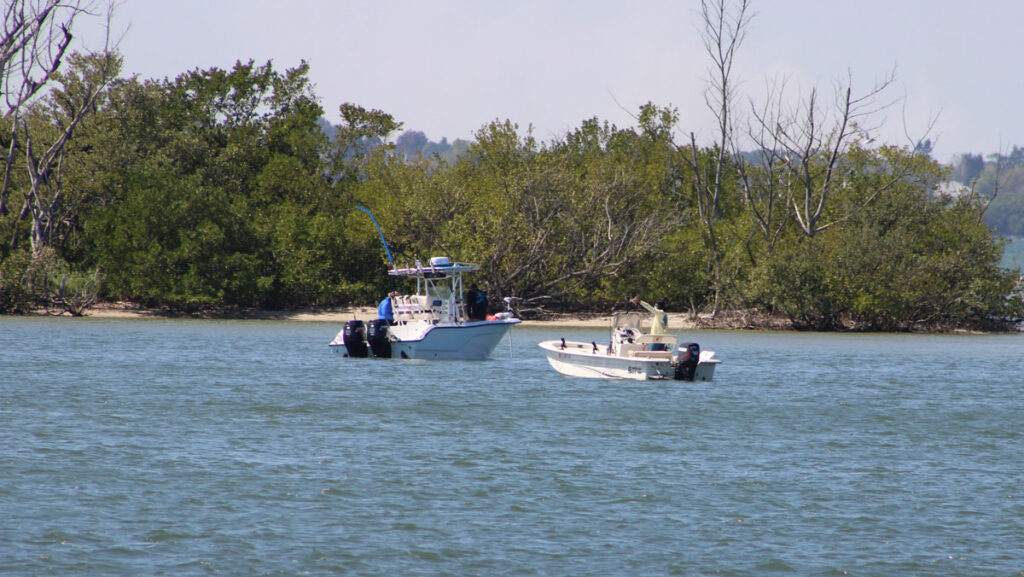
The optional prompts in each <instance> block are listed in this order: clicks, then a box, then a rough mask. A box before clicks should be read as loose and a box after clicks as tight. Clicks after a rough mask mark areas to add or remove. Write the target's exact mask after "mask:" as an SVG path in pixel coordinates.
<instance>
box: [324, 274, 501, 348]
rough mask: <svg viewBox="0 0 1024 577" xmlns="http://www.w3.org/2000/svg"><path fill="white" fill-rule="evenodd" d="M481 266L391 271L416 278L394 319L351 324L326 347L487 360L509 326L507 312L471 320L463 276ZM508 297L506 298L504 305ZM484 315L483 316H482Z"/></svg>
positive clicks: (398, 300) (395, 302)
mask: <svg viewBox="0 0 1024 577" xmlns="http://www.w3.org/2000/svg"><path fill="white" fill-rule="evenodd" d="M479 268H480V267H479V265H476V264H470V263H459V262H452V261H451V260H450V259H449V258H448V257H434V258H432V259H430V264H429V265H427V266H424V265H422V264H420V263H419V262H418V261H417V263H416V264H415V266H409V267H395V268H392V269H391V270H390V271H389V272H388V274H389V275H390V276H394V277H402V278H411V279H415V280H416V293H415V294H410V295H397V294H396V295H393V296H390V297H389V298H390V299H391V305H392V307H393V311H394V320H393V321H390V322H389V321H388V320H385V319H373V320H370V321H368V322H366V323H364V322H363V321H362V320H351V321H348V322H347V323H345V327H344V328H343V329H341V330H340V331H338V334H337V336H335V337H334V340H333V341H331V342H330V343H329V346H330V348H331V350H333V351H335V352H340V353H344V354H345V356H349V357H375V358H396V359H431V360H435V359H436V360H482V359H486V358H487V357H488V356H489V355H490V354H491V351H493V350H494V348H495V347H496V346H497V344H498V343H499V342H500V341H501V339H502V338H503V337H504V336H505V335H506V334H508V331H509V329H511V328H512V326H513V325H516V324H519V323H520V322H521V321H520V319H517V318H515V315H514V314H513V313H512V312H511V310H507V311H505V312H500V313H498V314H496V315H490V316H484V315H483V314H481V315H479V316H478V317H476V318H470V315H469V314H468V311H467V306H466V302H465V301H464V300H463V290H462V288H463V287H462V275H463V274H464V273H467V272H472V271H475V270H479ZM509 302H510V299H508V298H506V299H505V303H506V305H508V304H509ZM480 317H483V318H480Z"/></svg>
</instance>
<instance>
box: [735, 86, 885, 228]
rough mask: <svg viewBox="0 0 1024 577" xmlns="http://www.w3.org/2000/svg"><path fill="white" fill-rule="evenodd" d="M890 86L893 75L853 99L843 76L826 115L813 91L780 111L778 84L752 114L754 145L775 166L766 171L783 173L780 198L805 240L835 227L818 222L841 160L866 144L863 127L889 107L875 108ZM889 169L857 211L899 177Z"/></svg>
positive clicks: (782, 94) (838, 176)
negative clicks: (857, 145) (777, 169)
mask: <svg viewBox="0 0 1024 577" xmlns="http://www.w3.org/2000/svg"><path fill="white" fill-rule="evenodd" d="M894 81H895V71H893V72H891V73H890V74H889V75H887V76H886V77H885V78H883V79H882V80H881V81H879V82H877V83H876V84H875V85H874V86H873V87H872V88H871V89H870V90H868V91H867V92H866V93H864V94H862V95H854V93H853V89H852V83H853V82H852V76H848V79H847V82H846V83H841V84H837V85H836V91H835V100H834V104H833V106H832V108H831V109H829V108H826V107H823V106H822V105H821V103H820V101H819V96H818V90H817V89H816V88H812V89H811V90H810V91H809V93H808V94H807V96H806V97H805V98H804V99H802V100H800V101H798V102H797V103H796V104H794V105H793V106H792V107H790V108H786V107H785V106H784V104H782V102H783V99H784V97H785V92H786V90H785V86H784V82H783V83H782V84H781V85H778V86H776V87H774V88H772V89H770V90H769V94H768V98H767V102H768V104H766V105H765V107H764V108H762V109H760V110H758V109H755V111H754V119H755V127H756V128H755V130H754V133H755V134H757V136H756V137H755V141H756V142H757V143H758V145H759V146H760V147H761V148H762V149H765V150H767V153H766V154H768V156H769V158H771V159H772V160H773V161H775V162H773V164H772V166H775V164H776V163H777V164H778V165H779V166H780V167H781V168H783V169H784V171H785V178H784V180H783V181H782V182H783V183H784V191H783V194H782V198H784V199H785V200H786V202H787V203H788V204H789V206H790V208H791V209H792V215H793V216H794V217H795V219H796V221H797V224H798V225H799V227H800V230H801V231H802V232H803V233H804V234H805V235H807V236H808V237H813V236H814V235H815V234H817V233H819V232H821V231H823V230H825V229H827V228H829V227H830V226H832V225H834V224H835V223H836V222H838V219H837V220H832V221H829V222H823V221H822V218H823V216H824V215H825V209H826V207H827V206H828V203H829V199H830V197H831V196H832V194H833V192H834V191H835V189H836V187H837V186H841V185H842V183H843V180H844V176H845V175H844V174H843V171H842V163H843V159H844V158H845V156H846V154H847V152H849V150H850V147H851V146H852V145H853V144H854V143H855V142H858V141H860V142H869V141H870V136H869V127H867V126H866V122H867V121H868V120H869V119H870V118H873V117H875V116H876V115H877V114H878V113H879V112H880V111H881V110H883V109H884V108H886V107H887V106H889V105H890V104H891V103H882V102H880V98H881V96H882V94H883V93H884V92H885V91H886V89H887V88H888V87H889V86H890V85H891V84H892V83H893V82H894ZM893 168H894V170H893V172H892V175H891V176H892V177H891V178H890V179H888V180H887V181H886V182H885V184H883V185H882V186H879V187H878V188H876V189H875V190H874V191H872V193H871V194H870V195H868V197H867V198H866V199H865V200H864V201H863V202H862V206H863V205H866V204H868V203H870V202H872V201H873V200H874V199H875V198H877V196H878V195H879V194H881V193H882V192H884V191H885V190H887V189H888V188H889V187H891V186H892V185H893V184H895V183H896V182H897V181H898V180H899V179H900V178H902V177H903V176H904V173H903V171H901V170H899V167H893ZM773 182H775V183H778V182H779V181H778V180H775V181H773ZM772 198H779V196H778V195H773V196H772Z"/></svg>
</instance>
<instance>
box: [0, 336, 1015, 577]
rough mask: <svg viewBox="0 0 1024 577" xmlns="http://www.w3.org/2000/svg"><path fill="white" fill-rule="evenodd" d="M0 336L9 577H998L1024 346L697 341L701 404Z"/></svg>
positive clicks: (137, 344) (118, 339)
mask: <svg viewBox="0 0 1024 577" xmlns="http://www.w3.org/2000/svg"><path fill="white" fill-rule="evenodd" d="M339 328H340V327H338V326H335V325H332V324H321V323H287V322H266V321H264V322H206V321H166V320H132V321H116V320H82V319H21V318H0V519H2V521H3V522H2V523H0V574H3V575H19V576H20V575H47V576H49V575H105V576H107V575H381V576H410V575H412V576H416V575H424V576H425V575H458V576H464V575H486V576H495V575H552V576H562V575H596V576H607V575H630V576H640V575H645V576H646V575H750V576H762V575H826V576H827V575H837V576H838V575H846V574H849V575H871V576H876V575H877V576H890V575H936V576H938V575H942V576H948V575H978V576H982V575H984V576H989V575H1018V574H1021V572H1022V571H1024V395H1022V394H1021V393H1022V381H1024V335H1002V336H913V335H868V336H864V335H820V334H789V333H784V334H778V333H776V334H761V333H743V332H700V333H692V334H689V335H683V336H685V337H688V338H695V339H696V340H698V341H699V342H701V344H702V345H703V346H704V347H705V348H712V349H715V350H716V351H717V352H718V355H719V356H720V357H721V358H722V359H723V360H724V364H722V365H721V366H720V367H719V372H718V373H717V374H716V381H715V382H714V383H710V384H709V383H701V384H694V383H680V382H653V383H640V382H613V381H594V380H583V379H572V378H566V377H562V376H560V375H558V374H556V373H555V372H554V371H552V370H551V369H550V368H549V367H548V365H547V362H546V361H545V360H544V358H543V356H542V355H541V354H540V351H539V350H538V349H537V348H536V346H535V343H536V342H538V341H540V340H543V339H547V338H557V337H560V336H566V337H571V338H576V339H587V340H590V339H604V338H606V337H605V334H604V332H603V331H592V330H579V329H577V330H560V329H558V330H556V329H530V328H527V327H522V326H520V327H516V328H515V329H514V332H513V351H514V355H513V356H512V358H511V359H510V358H509V351H508V347H507V344H508V343H507V342H505V343H502V345H501V346H500V347H499V349H498V350H497V351H496V354H495V358H494V359H493V360H490V361H485V362H476V363H472V362H446V363H441V362H437V363H429V362H414V361H405V362H402V361H373V360H366V359H347V358H343V357H342V356H340V355H333V354H331V353H330V352H329V351H328V350H327V346H326V344H327V342H328V341H329V340H330V339H331V338H332V337H333V336H334V333H335V332H336V331H337V330H338V329H339Z"/></svg>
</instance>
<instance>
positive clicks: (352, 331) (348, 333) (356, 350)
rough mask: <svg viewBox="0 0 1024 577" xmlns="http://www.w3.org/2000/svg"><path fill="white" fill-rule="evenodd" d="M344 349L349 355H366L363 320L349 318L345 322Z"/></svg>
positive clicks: (367, 354) (367, 352)
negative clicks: (349, 319)
mask: <svg viewBox="0 0 1024 577" xmlns="http://www.w3.org/2000/svg"><path fill="white" fill-rule="evenodd" d="M345 350H347V351H348V356H350V357H367V356H369V351H368V350H367V348H366V327H364V326H363V321H358V320H351V321H348V322H347V323H345Z"/></svg>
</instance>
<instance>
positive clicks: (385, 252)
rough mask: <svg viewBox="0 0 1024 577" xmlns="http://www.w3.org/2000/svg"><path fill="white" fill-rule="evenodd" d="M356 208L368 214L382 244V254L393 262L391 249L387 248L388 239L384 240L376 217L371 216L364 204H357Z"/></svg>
mask: <svg viewBox="0 0 1024 577" xmlns="http://www.w3.org/2000/svg"><path fill="white" fill-rule="evenodd" d="M356 208H358V209H359V210H361V211H363V212H365V213H366V214H368V215H370V220H372V221H373V226H375V227H377V234H379V235H380V242H381V244H383V245H384V254H386V255H388V262H390V263H391V264H395V259H393V258H391V250H390V249H389V248H388V241H386V240H384V231H382V230H381V229H380V225H379V224H377V219H376V218H375V217H374V216H373V213H372V212H370V209H368V208H366V207H365V206H357V207H356Z"/></svg>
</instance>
